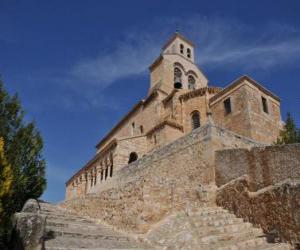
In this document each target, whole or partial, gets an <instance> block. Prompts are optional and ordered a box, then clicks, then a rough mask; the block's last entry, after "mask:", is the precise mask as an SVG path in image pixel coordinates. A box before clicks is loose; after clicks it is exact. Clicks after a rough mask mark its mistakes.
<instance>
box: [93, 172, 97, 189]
mask: <svg viewBox="0 0 300 250" xmlns="http://www.w3.org/2000/svg"><path fill="white" fill-rule="evenodd" d="M94 173H95V176H94V185H96V184H97V170H95V171H94Z"/></svg>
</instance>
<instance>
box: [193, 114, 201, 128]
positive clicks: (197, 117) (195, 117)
mask: <svg viewBox="0 0 300 250" xmlns="http://www.w3.org/2000/svg"><path fill="white" fill-rule="evenodd" d="M199 127H200V113H199V112H198V111H194V112H193V113H192V128H193V130H194V129H196V128H199Z"/></svg>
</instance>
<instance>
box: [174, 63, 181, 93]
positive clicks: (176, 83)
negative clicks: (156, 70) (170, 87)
mask: <svg viewBox="0 0 300 250" xmlns="http://www.w3.org/2000/svg"><path fill="white" fill-rule="evenodd" d="M181 77H182V72H181V70H180V69H179V68H178V67H175V68H174V88H175V89H181V88H182V83H181Z"/></svg>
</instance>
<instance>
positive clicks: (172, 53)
mask: <svg viewBox="0 0 300 250" xmlns="http://www.w3.org/2000/svg"><path fill="white" fill-rule="evenodd" d="M195 61H196V60H195V45H194V43H193V42H191V41H190V40H188V39H187V38H185V37H184V36H182V35H181V34H179V33H175V34H174V35H173V36H172V37H171V38H170V39H169V40H168V41H167V42H166V44H165V45H164V46H163V47H162V52H161V54H160V55H159V56H158V58H157V59H155V60H154V62H153V63H152V64H151V65H150V67H149V70H150V86H149V91H148V95H147V96H146V97H145V99H143V100H141V101H139V102H138V103H137V104H136V105H135V106H134V107H133V108H132V109H131V110H130V111H129V112H128V113H127V114H126V115H125V116H124V117H123V118H122V119H121V120H120V121H119V122H118V123H117V124H116V125H115V126H114V127H113V128H112V129H111V131H110V132H109V133H108V134H107V135H106V136H105V137H104V138H102V139H101V140H100V141H99V143H98V144H97V146H96V154H95V156H94V157H93V158H92V159H91V160H90V161H89V162H88V163H87V164H86V165H85V166H83V167H82V168H81V169H79V170H78V172H77V173H75V174H74V175H73V176H72V177H71V178H70V179H69V180H68V181H67V183H66V200H68V199H71V198H75V197H80V196H84V195H85V194H87V193H97V192H99V191H101V186H102V184H103V183H105V182H106V181H108V180H109V179H110V178H112V177H113V176H114V173H115V172H116V171H118V170H120V169H122V168H123V167H124V166H126V165H128V164H130V163H132V162H134V161H136V160H138V159H140V158H142V157H144V156H146V155H148V154H150V153H152V152H154V151H155V150H157V149H159V148H162V147H164V146H166V145H168V144H170V143H171V142H174V141H175V140H177V139H179V138H180V137H183V136H185V135H188V134H190V133H191V132H192V131H193V130H195V129H197V128H199V127H202V126H204V125H205V124H207V123H208V122H213V123H214V124H216V125H217V126H219V127H221V128H224V129H227V130H230V131H232V132H234V133H236V134H238V135H240V136H243V137H247V138H249V139H251V140H253V141H254V142H258V143H261V144H272V143H273V142H274V141H276V139H277V137H278V135H279V131H280V129H281V128H282V121H281V114H280V99H279V97H278V96H276V95H275V94H273V93H272V92H270V91H269V90H267V89H266V88H265V87H263V86H262V85H261V84H260V83H258V82H257V81H255V80H253V79H252V78H250V77H249V76H241V77H240V78H238V79H236V80H234V81H233V82H232V83H230V84H229V85H228V86H226V87H225V88H221V87H217V86H211V85H210V84H209V81H208V79H207V77H206V76H205V75H204V73H203V72H202V71H201V69H200V68H199V67H198V66H197V65H196V63H195Z"/></svg>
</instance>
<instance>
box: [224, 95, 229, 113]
mask: <svg viewBox="0 0 300 250" xmlns="http://www.w3.org/2000/svg"><path fill="white" fill-rule="evenodd" d="M224 108H225V114H226V115H227V114H229V113H231V101H230V98H227V99H226V100H225V101H224Z"/></svg>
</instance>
